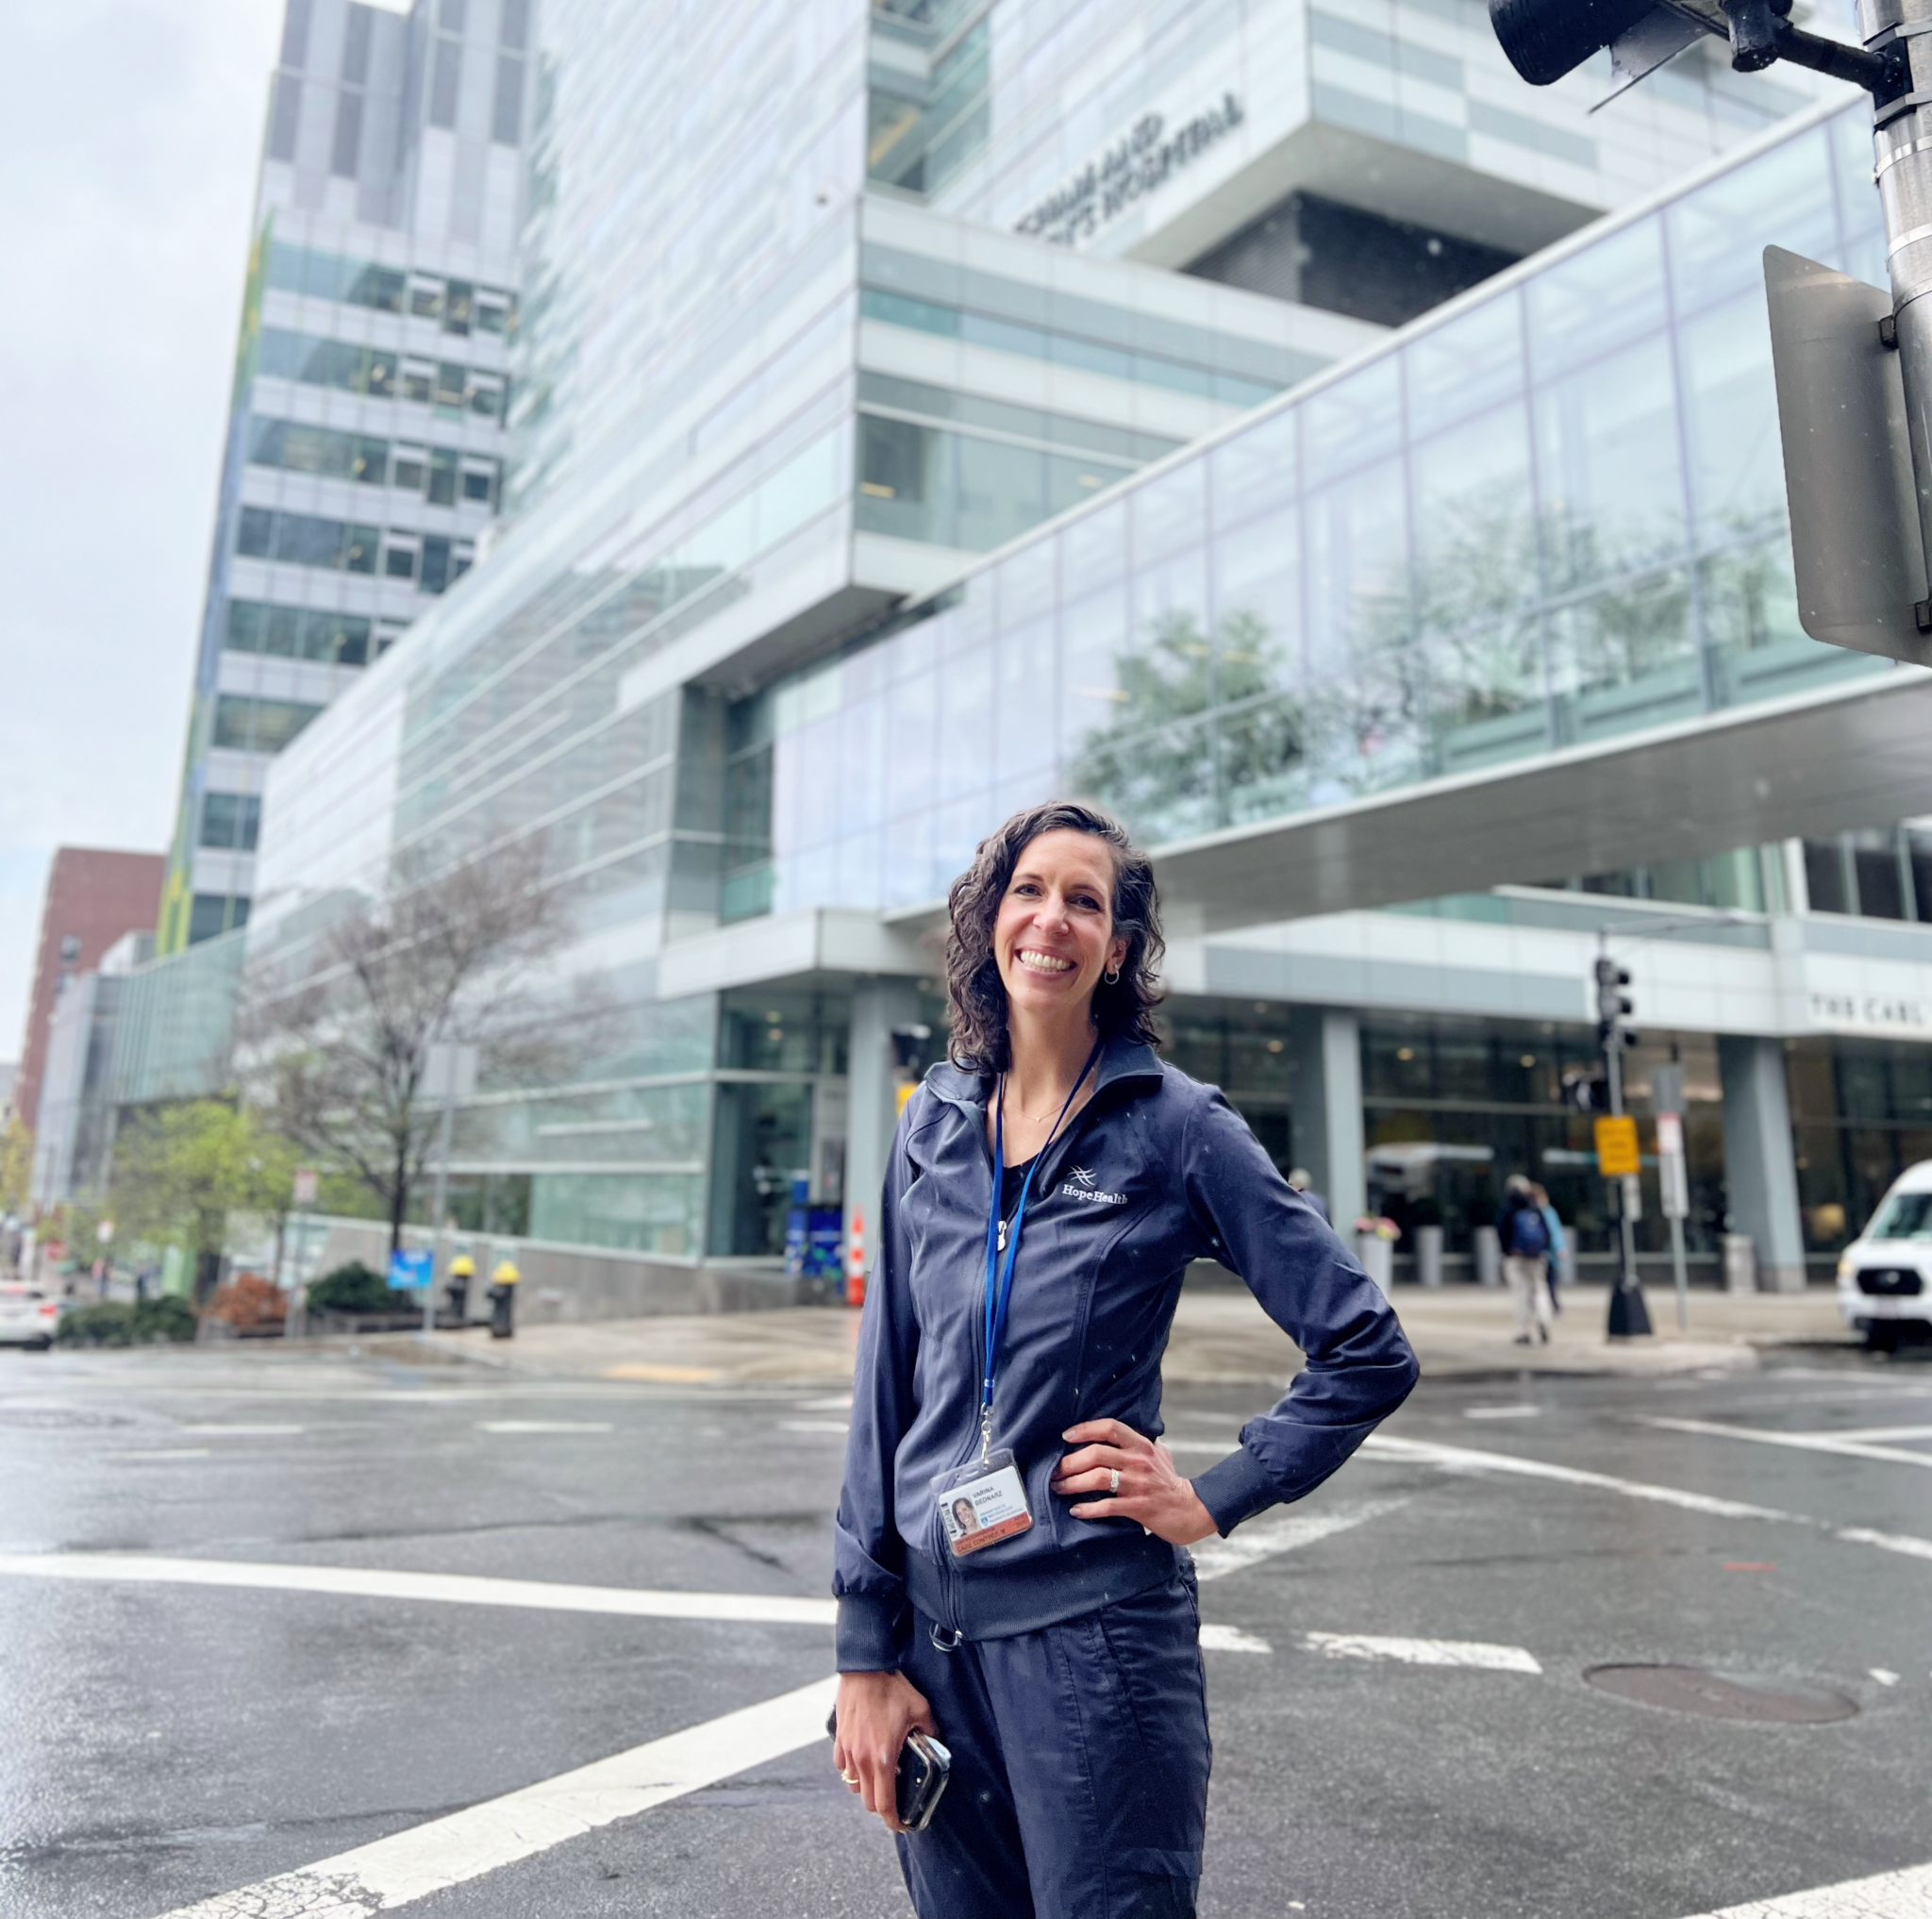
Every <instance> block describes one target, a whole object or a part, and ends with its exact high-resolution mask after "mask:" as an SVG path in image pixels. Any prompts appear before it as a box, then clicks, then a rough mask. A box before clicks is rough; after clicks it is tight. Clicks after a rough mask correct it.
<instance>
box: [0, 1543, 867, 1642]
mask: <svg viewBox="0 0 1932 1919" xmlns="http://www.w3.org/2000/svg"><path fill="white" fill-rule="evenodd" d="M7 1575H12V1576H13V1577H16V1578H25V1579H76V1580H94V1581H101V1582H106V1583H108V1584H123V1583H125V1584H136V1585H163V1586H229V1587H244V1588H252V1589H255V1590H258V1591H269V1592H276V1593H328V1594H336V1595H339V1596H342V1597H347V1598H352V1599H414V1600H429V1601H433V1602H437V1603H440V1604H442V1605H446V1606H513V1607H519V1608H523V1609H525V1610H535V1611H541V1612H608V1613H616V1614H621V1615H623V1616H625V1617H626V1618H631V1619H710V1620H726V1621H731V1622H734V1623H739V1624H747V1625H758V1626H830V1625H831V1624H832V1623H833V1622H834V1620H836V1619H837V1617H838V1602H837V1601H836V1600H833V1599H794V1598H790V1597H787V1596H786V1595H784V1594H769V1595H768V1594H761V1593H666V1592H652V1591H649V1590H645V1589H634V1588H632V1587H628V1586H564V1585H558V1584H554V1583H552V1582H551V1581H549V1580H547V1579H490V1578H483V1577H478V1576H476V1575H474V1574H469V1573H391V1572H383V1571H378V1570H375V1569H373V1568H370V1567H366V1566H305V1565H284V1564H280V1563H277V1562H275V1561H273V1560H256V1561H248V1560H177V1559H164V1558H161V1557H159V1556H155V1557H152V1558H150V1557H149V1556H148V1555H146V1554H144V1553H0V1577H4V1576H7Z"/></svg>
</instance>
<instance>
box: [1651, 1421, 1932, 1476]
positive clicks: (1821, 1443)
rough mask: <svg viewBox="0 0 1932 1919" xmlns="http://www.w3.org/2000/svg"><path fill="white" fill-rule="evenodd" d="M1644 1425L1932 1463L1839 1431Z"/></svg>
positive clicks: (1930, 1457)
mask: <svg viewBox="0 0 1932 1919" xmlns="http://www.w3.org/2000/svg"><path fill="white" fill-rule="evenodd" d="M1639 1424H1640V1425H1642V1426H1655V1427H1662V1428H1663V1430H1664V1431H1666V1432H1688V1433H1694V1434H1697V1435H1699V1436H1701V1437H1703V1438H1706V1439H1734V1440H1750V1441H1752V1442H1754V1443H1756V1444H1757V1445H1760V1446H1790V1447H1792V1448H1794V1449H1795V1450H1797V1451H1799V1452H1807V1453H1834V1454H1836V1455H1838V1456H1839V1457H1840V1458H1841V1459H1848V1460H1884V1461H1887V1462H1889V1463H1890V1464H1892V1465H1897V1466H1932V1453H1908V1452H1906V1451H1904V1450H1903V1449H1902V1448H1900V1447H1897V1446H1877V1445H1872V1444H1869V1443H1866V1442H1864V1441H1861V1440H1856V1439H1852V1438H1850V1437H1848V1436H1847V1435H1846V1434H1844V1433H1837V1432H1768V1431H1766V1430H1765V1428H1764V1427H1757V1426H1726V1425H1724V1423H1723V1422H1722V1421H1720V1420H1714V1419H1645V1420H1641V1421H1640V1422H1639Z"/></svg>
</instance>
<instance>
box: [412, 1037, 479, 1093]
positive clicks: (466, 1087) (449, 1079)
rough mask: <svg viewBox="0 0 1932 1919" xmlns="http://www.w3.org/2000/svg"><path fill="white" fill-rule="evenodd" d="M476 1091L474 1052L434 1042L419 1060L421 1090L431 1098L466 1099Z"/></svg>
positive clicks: (447, 1043)
mask: <svg viewBox="0 0 1932 1919" xmlns="http://www.w3.org/2000/svg"><path fill="white" fill-rule="evenodd" d="M475 1090H476V1049H475V1046H466V1045H458V1044H457V1043H454V1042H451V1041H444V1040H435V1041H432V1042H431V1043H430V1045H429V1050H428V1052H427V1053H426V1054H425V1056H424V1060H423V1091H424V1093H425V1094H426V1095H427V1096H428V1097H429V1098H431V1099H442V1100H449V1099H468V1098H469V1096H470V1095H471V1094H472V1093H475Z"/></svg>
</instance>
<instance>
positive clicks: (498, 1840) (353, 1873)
mask: <svg viewBox="0 0 1932 1919" xmlns="http://www.w3.org/2000/svg"><path fill="white" fill-rule="evenodd" d="M837 1685H838V1681H837V1680H836V1679H833V1678H825V1679H816V1680H814V1681H813V1682H812V1683H811V1684H810V1685H809V1686H801V1687H800V1688H799V1689H798V1690H797V1691H796V1692H795V1693H785V1694H780V1695H779V1696H778V1697H777V1698H775V1699H767V1700H765V1701H763V1702H762V1703H761V1704H759V1705H757V1706H747V1707H745V1708H744V1709H743V1710H741V1711H737V1712H727V1713H725V1714H724V1716H723V1717H722V1718H718V1719H711V1720H707V1721H706V1722H705V1723H704V1724H703V1725H700V1726H692V1727H686V1728H685V1730H684V1731H682V1732H674V1733H672V1734H671V1735H670V1736H669V1737H668V1738H665V1739H654V1740H652V1741H650V1742H649V1743H648V1744H644V1745H639V1746H633V1747H632V1748H631V1750H630V1751H628V1752H621V1753H618V1754H617V1755H616V1756H615V1757H614V1758H611V1759H606V1760H597V1761H596V1762H595V1763H594V1764H591V1765H588V1766H579V1767H578V1768H577V1769H576V1770H575V1772H568V1773H559V1774H558V1776H557V1777H555V1778H551V1779H544V1780H541V1781H540V1782H539V1783H538V1784H536V1785H534V1786H525V1787H523V1788H522V1789H521V1790H519V1791H517V1792H514V1793H506V1794H504V1795H503V1796H502V1797H501V1798H498V1799H489V1800H486V1801H485V1802H484V1803H483V1804H482V1805H480V1806H470V1807H467V1808H465V1809H464V1810H463V1811H460V1812H453V1813H451V1814H449V1815H448V1817H446V1818H442V1819H432V1820H430V1821H428V1822H427V1823H426V1824H425V1825H422V1826H412V1827H409V1828H408V1830H407V1831H404V1832H396V1833H391V1835H390V1837H389V1838H387V1839H378V1840H376V1841H375V1842H374V1844H369V1845H359V1846H357V1847H356V1848H355V1849H354V1850H353V1851H350V1852H341V1853H337V1854H336V1855H335V1856H334V1857H333V1858H330V1859H325V1860H318V1861H316V1862H315V1864H313V1865H309V1866H302V1867H300V1868H298V1869H297V1870H296V1871H294V1872H289V1873H278V1874H276V1875H275V1877H273V1878H268V1879H262V1880H259V1881H258V1882H257V1883H256V1884H255V1885H252V1886H242V1887H241V1888H240V1889H238V1890H237V1891H235V1892H232V1893H219V1894H216V1895H215V1896H214V1897H213V1898H211V1899H203V1900H201V1901H199V1902H198V1903H197V1904H195V1905H192V1906H181V1907H177V1908H176V1909H175V1911H171V1912H168V1913H165V1914H163V1915H162V1919H366V1915H367V1914H369V1913H371V1912H389V1911H394V1910H395V1909H396V1908H397V1907H398V1906H407V1905H408V1904H410V1903H411V1902H412V1901H414V1900H417V1899H425V1898H427V1897H428V1896H429V1895H430V1894H432V1893H440V1892H442V1891H444V1890H445V1889H447V1888H448V1887H451V1886H459V1885H461V1884H463V1883H464V1882H465V1881H466V1880H469V1879H475V1878H480V1877H482V1876H483V1875H484V1874H485V1873H493V1872H497V1871H500V1870H501V1869H502V1868H503V1867H505V1866H507V1865H514V1864H515V1863H516V1862H517V1861H519V1860H525V1859H529V1858H531V1857H533V1856H534V1855H535V1854H537V1853H540V1852H547V1851H548V1850H549V1849H550V1848H551V1847H552V1846H554V1845H561V1844H563V1843H564V1842H565V1841H566V1840H571V1839H578V1838H581V1837H582V1836H583V1835H584V1834H585V1833H587V1832H594V1831H596V1830H597V1828H598V1827H603V1826H608V1825H610V1824H612V1823H613V1822H614V1821H616V1820H619V1819H630V1818H633V1817H635V1816H636V1815H637V1814H638V1813H640V1812H645V1811H649V1810H650V1809H651V1808H652V1807H653V1806H661V1805H663V1804H665V1803H666V1801H668V1800H672V1799H677V1798H682V1797H683V1796H684V1794H687V1793H695V1792H697V1791H699V1790H701V1789H702V1788H703V1787H706V1786H712V1785H716V1784H717V1783H718V1782H719V1780H721V1779H730V1778H736V1777H739V1776H740V1775H741V1774H742V1773H748V1772H753V1771H755V1770H756V1769H757V1768H758V1767H759V1766H762V1765H767V1764H769V1763H770V1762H771V1761H772V1760H776V1759H782V1758H784V1756H785V1755H786V1754H787V1753H789V1752H795V1751H797V1750H798V1748H799V1747H800V1746H804V1745H809V1744H811V1743H812V1742H813V1741H814V1740H821V1739H824V1736H825V1714H826V1712H827V1711H829V1710H830V1709H831V1704H832V1695H833V1694H834V1692H835V1691H836V1689H837Z"/></svg>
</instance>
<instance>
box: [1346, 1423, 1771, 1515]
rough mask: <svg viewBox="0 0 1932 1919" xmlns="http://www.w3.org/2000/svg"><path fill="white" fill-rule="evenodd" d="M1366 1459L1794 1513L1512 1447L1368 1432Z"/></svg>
mask: <svg viewBox="0 0 1932 1919" xmlns="http://www.w3.org/2000/svg"><path fill="white" fill-rule="evenodd" d="M1361 1449H1362V1452H1363V1454H1364V1455H1365V1456H1366V1457H1368V1458H1370V1459H1381V1460H1411V1461H1413V1462H1414V1463H1415V1464H1416V1465H1419V1466H1441V1468H1442V1469H1443V1471H1445V1472H1449V1473H1519V1474H1521V1475H1522V1476H1523V1477H1525V1478H1529V1479H1557V1480H1560V1481H1561V1482H1562V1483H1563V1484H1564V1485H1567V1486H1595V1487H1599V1488H1601V1489H1602V1490H1603V1491H1605V1492H1607V1493H1624V1494H1625V1495H1626V1496H1627V1497H1629V1498H1632V1499H1655V1500H1657V1502H1658V1503H1659V1504H1661V1505H1664V1506H1681V1507H1682V1508H1683V1509H1684V1510H1685V1511H1687V1512H1704V1513H1708V1514H1709V1515H1710V1516H1711V1517H1713V1518H1715V1519H1776V1520H1785V1521H1790V1520H1791V1519H1793V1518H1795V1517H1796V1515H1795V1514H1793V1513H1790V1512H1779V1511H1776V1510H1774V1509H1773V1508H1772V1507H1769V1506H1752V1505H1748V1504H1747V1503H1746V1502H1744V1501H1743V1500H1741V1499H1719V1498H1716V1497H1714V1496H1713V1495H1712V1494H1710V1493H1686V1492H1683V1491H1680V1490H1679V1489H1678V1488H1677V1487H1675V1486H1649V1485H1646V1484H1644V1482H1643V1481H1642V1480H1641V1479H1619V1478H1615V1477H1612V1476H1611V1475H1610V1474H1608V1473H1591V1472H1588V1471H1586V1470H1585V1469H1584V1468H1583V1467H1581V1466H1553V1465H1550V1464H1547V1463H1546V1462H1545V1461H1543V1460H1525V1459H1524V1458H1522V1457H1521V1456H1520V1455H1518V1454H1515V1453H1479V1452H1476V1451H1475V1450H1474V1449H1473V1448H1472V1447H1469V1446H1445V1445H1438V1444H1436V1443H1434V1442H1433V1441H1431V1440H1407V1439H1393V1438H1391V1437H1390V1436H1389V1435H1387V1434H1384V1433H1379V1432H1377V1433H1371V1434H1370V1435H1369V1437H1368V1438H1367V1439H1365V1440H1364V1441H1363V1442H1362V1447H1361Z"/></svg>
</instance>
